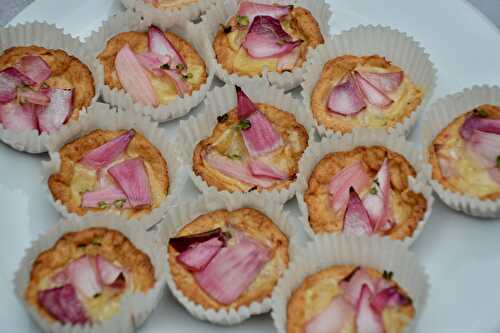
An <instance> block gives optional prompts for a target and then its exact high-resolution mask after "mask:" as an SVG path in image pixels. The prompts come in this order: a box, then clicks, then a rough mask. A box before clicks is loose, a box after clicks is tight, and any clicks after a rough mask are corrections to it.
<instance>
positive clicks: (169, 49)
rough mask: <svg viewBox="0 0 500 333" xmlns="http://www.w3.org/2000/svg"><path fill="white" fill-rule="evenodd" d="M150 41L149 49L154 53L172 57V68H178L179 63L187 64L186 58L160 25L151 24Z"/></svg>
mask: <svg viewBox="0 0 500 333" xmlns="http://www.w3.org/2000/svg"><path fill="white" fill-rule="evenodd" d="M148 43H149V50H150V51H151V52H153V53H156V54H159V55H163V56H168V57H169V58H170V62H169V64H170V66H171V68H172V69H174V68H176V67H177V65H181V64H182V65H185V62H184V59H182V56H181V55H180V54H179V52H177V50H176V49H175V47H174V46H173V45H172V44H171V43H170V41H169V40H168V39H167V37H165V34H164V33H163V31H161V30H160V29H159V28H158V27H156V26H154V25H151V26H150V27H149V30H148Z"/></svg>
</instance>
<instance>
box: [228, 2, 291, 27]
mask: <svg viewBox="0 0 500 333" xmlns="http://www.w3.org/2000/svg"><path fill="white" fill-rule="evenodd" d="M292 9H293V6H279V5H267V4H261V3H255V2H251V1H242V2H241V3H240V7H239V8H238V12H237V14H236V15H238V16H246V17H248V22H249V23H252V22H253V19H254V18H255V17H256V16H259V15H261V16H271V17H273V18H275V19H280V18H282V17H284V16H286V15H288V14H290V12H291V11H292Z"/></svg>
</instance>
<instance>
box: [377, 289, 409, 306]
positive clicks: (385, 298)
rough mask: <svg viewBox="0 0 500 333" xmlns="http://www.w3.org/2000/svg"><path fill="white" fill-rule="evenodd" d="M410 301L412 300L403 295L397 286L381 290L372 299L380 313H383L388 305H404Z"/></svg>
mask: <svg viewBox="0 0 500 333" xmlns="http://www.w3.org/2000/svg"><path fill="white" fill-rule="evenodd" d="M410 303H411V300H410V299H409V298H408V297H406V296H405V295H402V294H401V293H400V292H399V291H398V288H397V287H396V286H392V287H389V288H386V289H384V290H381V291H379V292H378V293H377V294H375V295H374V296H373V297H372V299H371V305H372V307H373V308H374V309H375V311H377V312H379V313H382V311H383V310H384V309H385V308H386V307H395V306H404V305H407V304H410Z"/></svg>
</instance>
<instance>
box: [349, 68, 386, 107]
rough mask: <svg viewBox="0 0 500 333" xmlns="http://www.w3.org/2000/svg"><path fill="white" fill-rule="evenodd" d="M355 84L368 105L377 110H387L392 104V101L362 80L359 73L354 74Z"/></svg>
mask: <svg viewBox="0 0 500 333" xmlns="http://www.w3.org/2000/svg"><path fill="white" fill-rule="evenodd" d="M354 77H355V78H356V84H357V85H358V87H359V89H360V90H361V91H362V92H363V95H364V96H365V98H366V100H367V102H368V103H370V104H371V105H373V106H376V107H379V108H387V107H389V106H390V105H391V104H392V102H393V101H392V100H391V99H390V98H389V97H387V96H386V95H385V94H384V93H383V92H381V91H379V90H378V89H377V88H375V87H374V86H373V85H372V84H371V83H370V82H368V81H367V80H366V79H365V78H363V77H362V76H361V75H359V73H357V72H355V73H354Z"/></svg>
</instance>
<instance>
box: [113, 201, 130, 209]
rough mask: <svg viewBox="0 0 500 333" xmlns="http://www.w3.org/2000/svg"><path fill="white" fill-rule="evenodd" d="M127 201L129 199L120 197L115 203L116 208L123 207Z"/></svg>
mask: <svg viewBox="0 0 500 333" xmlns="http://www.w3.org/2000/svg"><path fill="white" fill-rule="evenodd" d="M126 201H127V199H118V200H116V201H115V202H114V203H113V206H115V207H116V208H123V205H124V204H125V202H126Z"/></svg>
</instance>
